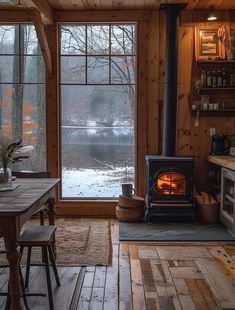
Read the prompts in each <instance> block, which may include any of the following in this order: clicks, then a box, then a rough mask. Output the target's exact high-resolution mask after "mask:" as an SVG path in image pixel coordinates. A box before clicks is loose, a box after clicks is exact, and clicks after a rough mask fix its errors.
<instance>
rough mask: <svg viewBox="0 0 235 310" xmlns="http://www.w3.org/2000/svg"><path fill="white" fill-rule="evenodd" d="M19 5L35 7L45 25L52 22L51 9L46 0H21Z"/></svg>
mask: <svg viewBox="0 0 235 310" xmlns="http://www.w3.org/2000/svg"><path fill="white" fill-rule="evenodd" d="M20 3H21V5H26V6H27V7H31V8H35V9H37V10H38V11H39V12H40V14H41V17H42V21H43V23H44V24H46V25H52V24H53V11H52V8H51V6H50V5H49V3H48V2H47V0H40V1H39V0H21V1H20Z"/></svg>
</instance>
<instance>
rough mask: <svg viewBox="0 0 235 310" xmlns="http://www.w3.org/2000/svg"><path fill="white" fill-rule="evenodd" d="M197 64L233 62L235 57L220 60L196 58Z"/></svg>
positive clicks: (234, 62)
mask: <svg viewBox="0 0 235 310" xmlns="http://www.w3.org/2000/svg"><path fill="white" fill-rule="evenodd" d="M196 63H197V64H199V65H200V64H203V65H207V64H208V65H211V64H212V65H213V64H215V65H224V64H235V59H234V60H233V59H231V60H228V59H224V60H223V59H221V60H197V61H196Z"/></svg>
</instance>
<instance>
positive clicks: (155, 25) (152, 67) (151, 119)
mask: <svg viewBox="0 0 235 310" xmlns="http://www.w3.org/2000/svg"><path fill="white" fill-rule="evenodd" d="M148 45H149V48H148V52H149V54H148V58H149V62H148V66H149V73H148V76H149V78H148V142H147V143H148V150H147V152H148V154H151V155H157V154H158V151H159V150H158V144H159V143H158V140H159V132H158V129H159V128H158V122H159V121H160V119H159V115H158V104H159V98H158V96H159V11H153V12H152V13H151V17H150V22H149V42H148Z"/></svg>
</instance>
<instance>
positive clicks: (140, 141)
mask: <svg viewBox="0 0 235 310" xmlns="http://www.w3.org/2000/svg"><path fill="white" fill-rule="evenodd" d="M148 40H149V28H148V23H147V22H139V23H138V29H137V106H136V107H137V108H136V124H138V125H137V126H136V146H137V150H136V175H135V179H136V181H137V184H136V189H137V193H138V195H140V196H144V194H145V183H146V179H145V178H146V176H145V155H146V154H147V137H148V136H147V133H148V131H147V130H148V128H147V111H148Z"/></svg>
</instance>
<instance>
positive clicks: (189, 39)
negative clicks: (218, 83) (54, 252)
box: [176, 26, 193, 156]
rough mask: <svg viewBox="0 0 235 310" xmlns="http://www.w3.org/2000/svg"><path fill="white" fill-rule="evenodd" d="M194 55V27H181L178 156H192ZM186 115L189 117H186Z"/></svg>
mask: <svg viewBox="0 0 235 310" xmlns="http://www.w3.org/2000/svg"><path fill="white" fill-rule="evenodd" d="M192 55H193V30H192V27H183V26H181V27H180V29H179V55H178V104H177V147H176V154H177V156H187V155H189V154H190V145H191V110H190V105H189V95H190V92H191V74H192V60H193V59H192ZM186 115H187V117H185V116H186Z"/></svg>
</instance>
